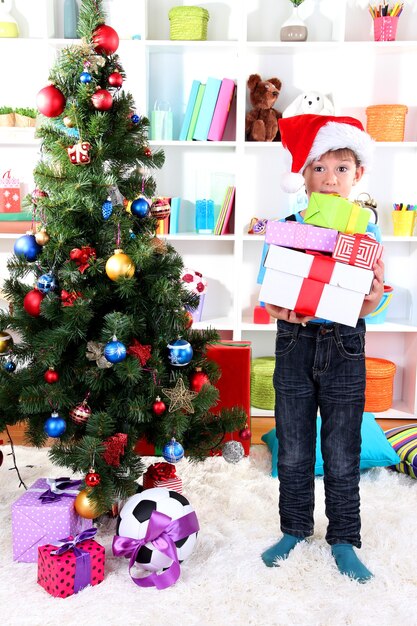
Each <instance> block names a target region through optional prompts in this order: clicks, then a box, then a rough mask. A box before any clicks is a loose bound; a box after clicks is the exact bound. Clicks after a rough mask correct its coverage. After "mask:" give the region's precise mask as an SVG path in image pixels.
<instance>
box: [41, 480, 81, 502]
mask: <svg viewBox="0 0 417 626" xmlns="http://www.w3.org/2000/svg"><path fill="white" fill-rule="evenodd" d="M81 483H82V480H70V479H69V478H67V477H63V478H55V480H50V481H49V486H48V489H47V490H46V491H44V492H43V493H41V495H40V496H39V499H40V500H41V502H42V504H47V503H48V502H55V501H56V500H60V499H61V498H62V497H63V496H67V497H68V498H75V496H76V495H77V493H76V492H75V489H76V488H77V487H79V486H80V485H81ZM68 490H70V491H68Z"/></svg>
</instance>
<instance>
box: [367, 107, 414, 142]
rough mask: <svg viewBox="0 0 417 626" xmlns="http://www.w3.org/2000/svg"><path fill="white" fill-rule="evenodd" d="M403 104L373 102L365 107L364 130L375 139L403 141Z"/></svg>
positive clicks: (405, 112)
mask: <svg viewBox="0 0 417 626" xmlns="http://www.w3.org/2000/svg"><path fill="white" fill-rule="evenodd" d="M407 113H408V107H406V105H405V104H375V105H373V106H370V107H367V108H366V117H367V120H366V132H367V133H369V134H370V135H371V137H372V138H373V139H375V141H404V127H405V116H406V114H407Z"/></svg>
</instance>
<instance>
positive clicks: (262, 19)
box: [0, 0, 417, 420]
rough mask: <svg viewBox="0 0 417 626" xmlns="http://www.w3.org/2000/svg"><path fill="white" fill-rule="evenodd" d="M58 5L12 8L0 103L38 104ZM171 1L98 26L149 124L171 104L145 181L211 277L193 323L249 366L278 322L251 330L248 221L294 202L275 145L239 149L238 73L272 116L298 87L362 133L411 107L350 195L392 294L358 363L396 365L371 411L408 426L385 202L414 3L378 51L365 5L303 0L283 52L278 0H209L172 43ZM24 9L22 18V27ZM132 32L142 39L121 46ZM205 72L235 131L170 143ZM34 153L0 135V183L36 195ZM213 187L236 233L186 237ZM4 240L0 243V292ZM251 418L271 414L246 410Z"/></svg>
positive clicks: (411, 85)
mask: <svg viewBox="0 0 417 626" xmlns="http://www.w3.org/2000/svg"><path fill="white" fill-rule="evenodd" d="M62 4H63V3H62V2H60V1H59V0H15V7H16V11H15V17H16V18H17V19H18V21H19V24H20V25H21V35H22V37H21V38H19V39H16V40H6V39H0V54H1V57H2V58H4V59H11V60H12V61H13V63H12V65H13V76H14V82H13V83H12V85H11V88H10V89H9V90H7V94H6V93H5V92H4V91H3V95H2V98H1V101H0V104H4V105H10V106H35V97H36V93H37V92H38V91H39V89H40V88H41V87H43V86H44V85H45V84H46V82H47V77H48V73H49V69H50V67H51V65H52V62H53V59H54V56H55V55H56V54H57V52H58V51H59V50H60V49H61V48H62V47H63V46H65V45H68V44H69V43H71V42H70V41H68V40H65V39H62V35H63V27H62ZM180 4H190V2H189V1H186V0H117V1H116V0H108V1H107V2H106V3H105V7H106V9H107V11H108V19H107V23H108V24H110V25H112V26H113V27H114V28H115V29H116V30H117V31H118V33H119V35H120V37H121V43H120V47H119V49H118V54H119V56H120V59H121V62H122V65H123V67H124V69H125V71H126V74H127V80H126V82H125V84H124V88H125V89H127V90H129V91H130V92H131V93H132V94H133V96H134V98H135V101H136V105H137V111H138V113H139V114H145V115H150V112H151V110H152V108H153V106H154V103H155V101H156V100H167V101H169V103H170V105H171V109H172V112H173V119H174V139H173V140H172V141H166V142H152V141H151V142H150V144H151V146H152V145H155V146H162V147H163V149H164V151H165V155H166V162H165V165H164V167H163V169H162V170H160V171H158V172H156V179H157V183H158V190H159V193H160V194H161V195H169V196H180V197H181V198H182V200H183V203H182V207H183V208H182V215H181V221H180V230H181V231H182V232H181V233H180V234H178V235H170V236H168V237H167V238H168V239H169V240H170V241H171V242H172V244H173V245H174V246H175V247H176V248H177V250H178V251H179V252H180V253H181V254H182V255H183V257H184V263H185V265H186V266H188V267H193V268H195V269H197V270H199V271H201V272H202V273H203V274H204V275H205V276H206V277H207V279H208V283H209V288H208V293H207V295H206V299H205V309H204V312H203V321H202V322H200V323H198V324H197V325H196V327H197V328H198V327H205V326H209V325H210V326H214V327H216V328H217V329H218V330H219V331H220V332H221V334H222V335H223V336H224V337H225V338H232V339H235V340H241V339H243V340H250V341H251V342H252V353H253V357H256V356H264V355H272V354H273V350H274V339H275V325H274V324H269V325H255V324H253V323H252V312H253V307H254V306H255V305H256V304H257V297H258V292H259V286H258V285H257V283H256V276H257V272H258V268H259V260H260V255H261V250H262V243H263V238H262V237H259V236H253V235H248V234H247V230H248V224H249V222H250V220H251V218H252V217H258V218H268V219H272V218H279V217H283V216H285V215H287V214H288V213H289V212H291V211H292V210H293V208H294V206H295V198H294V197H292V196H288V195H286V194H284V193H283V192H282V190H281V189H280V186H279V178H280V175H281V173H282V172H283V171H285V170H286V169H287V167H288V166H287V163H286V161H285V157H284V152H283V149H282V146H281V144H280V143H279V142H277V143H275V142H274V143H248V142H245V138H244V125H245V124H244V121H245V113H246V110H247V109H248V108H250V104H249V100H248V91H247V87H246V81H247V78H248V76H249V75H250V74H252V73H255V72H256V73H259V74H260V75H261V76H262V77H263V78H265V79H267V78H270V77H272V76H276V77H278V78H280V80H281V81H282V89H281V93H280V96H279V99H278V101H277V104H276V108H277V109H278V110H281V111H282V110H283V109H284V108H285V107H286V106H287V105H288V104H289V103H290V102H291V101H292V100H293V99H294V98H295V96H296V95H298V93H300V92H301V91H304V90H307V89H316V90H319V91H322V92H324V93H331V94H332V96H333V99H334V102H335V106H336V113H337V114H340V115H354V116H355V117H358V118H359V119H360V120H361V121H362V122H363V124H364V125H366V114H365V109H366V107H367V106H369V105H371V104H384V103H386V104H390V103H401V104H406V105H407V106H408V108H409V111H408V115H407V118H406V128H405V137H404V142H401V143H397V142H395V143H391V142H383V143H378V144H377V146H376V154H375V162H374V166H373V169H372V171H371V172H370V173H369V174H367V175H366V176H365V177H364V178H363V179H362V181H361V182H360V184H359V185H358V186H357V188H356V190H355V192H356V194H357V195H358V194H359V193H360V192H362V191H367V192H368V193H370V194H371V196H372V197H374V198H376V200H377V202H378V212H379V218H380V226H381V230H382V233H383V243H384V245H385V264H386V282H387V283H388V284H390V285H392V286H393V287H394V296H393V299H392V302H391V304H390V308H389V313H388V318H387V322H385V323H384V324H379V325H369V326H368V331H369V332H368V333H367V354H368V355H369V356H375V357H381V358H387V359H390V360H392V361H394V362H395V363H396V365H397V373H396V376H395V382H394V404H393V408H392V409H391V410H390V411H388V412H387V413H384V414H378V416H379V417H403V418H404V419H409V420H410V419H413V420H417V307H416V303H417V237H394V236H393V235H392V225H391V207H392V204H393V203H394V202H406V203H416V201H417V199H416V193H417V191H416V185H415V172H416V171H417V83H416V81H415V80H414V75H415V67H416V64H417V6H415V3H414V2H412V0H406V1H405V3H404V4H405V6H404V12H403V14H402V16H401V17H400V20H399V25H398V32H397V41H394V42H378V43H376V42H374V41H373V36H372V20H371V18H370V16H369V13H368V10H367V6H368V3H367V2H365V1H364V0H337V2H335V0H305V1H304V2H303V4H302V5H301V6H300V9H299V10H300V15H301V17H302V18H303V19H304V20H305V22H306V24H307V27H308V31H309V35H308V41H306V42H302V43H283V42H281V41H280V40H279V32H280V27H281V25H282V23H283V22H284V20H285V19H287V18H288V17H289V16H290V14H291V9H292V5H291V3H290V2H289V1H288V2H286V1H285V0H281V1H280V2H277V0H224V1H223V2H218V1H216V0H206V1H204V2H202V3H199V4H200V6H204V7H205V8H207V9H208V11H209V13H210V20H209V24H208V41H170V40H169V20H168V12H169V10H170V9H171V8H172V7H173V6H178V5H180ZM29 5H30V11H31V15H30V19H29V18H27V19H26V18H25V15H27V14H26V13H25V12H26V11H27V10H29V9H28V6H29ZM35 7H36V8H35ZM138 35H139V36H140V39H134V40H133V39H132V37H133V36H138ZM209 76H215V77H217V78H223V77H227V78H232V79H234V80H235V81H236V84H237V110H236V132H235V136H234V138H233V140H229V141H221V142H186V141H178V140H176V138H177V137H178V135H179V131H180V128H181V124H182V120H183V116H184V112H185V108H186V104H187V100H188V95H189V91H190V88H191V83H192V81H193V80H194V79H198V80H201V82H205V81H206V80H207V78H208V77H209ZM6 99H7V101H6ZM38 157H39V143H38V142H37V141H36V140H34V137H33V131H30V130H29V131H26V130H23V131H21V130H19V129H0V175H1V174H2V172H3V171H5V170H8V169H10V168H11V169H12V171H13V172H14V174H15V175H17V176H18V177H19V178H20V179H21V180H22V181H23V183H24V184H23V189H22V191H23V193H26V192H28V191H30V190H31V189H32V188H33V180H32V174H31V173H32V170H33V167H34V164H35V163H36V161H37V159H38ZM219 184H223V186H224V188H226V186H227V185H230V184H234V185H236V206H235V228H234V233H235V234H234V235H227V236H220V237H215V236H199V235H196V234H194V233H193V232H192V224H193V211H194V202H195V199H196V198H198V197H207V195H208V194H210V192H211V191H212V189H213V187H214V186H216V185H217V187H218V186H219ZM352 199H353V197H352ZM14 239H15V236H13V235H0V287H1V278H2V277H4V276H5V273H6V259H7V256H8V255H9V254H10V253H11V251H12V249H13V241H14ZM0 305H1V301H0ZM254 414H255V415H260V416H262V415H268V416H270V415H271V412H264V411H262V410H260V409H254Z"/></svg>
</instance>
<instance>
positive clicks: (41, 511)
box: [12, 478, 93, 563]
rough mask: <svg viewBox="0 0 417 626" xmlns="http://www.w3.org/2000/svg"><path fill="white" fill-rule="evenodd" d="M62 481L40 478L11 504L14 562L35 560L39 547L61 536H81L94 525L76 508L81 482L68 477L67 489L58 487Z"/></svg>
mask: <svg viewBox="0 0 417 626" xmlns="http://www.w3.org/2000/svg"><path fill="white" fill-rule="evenodd" d="M62 480H63V479H56V480H50V479H46V478H39V479H38V480H37V481H36V482H35V483H34V484H33V485H32V486H31V487H30V488H29V489H28V490H27V491H26V492H25V493H24V494H22V495H21V496H20V498H19V499H18V500H16V502H14V503H13V504H12V534H13V560H14V561H22V562H24V563H36V562H37V560H38V546H43V545H45V544H47V543H50V544H55V543H56V542H57V541H59V540H60V539H61V538H62V537H68V536H69V535H73V536H74V535H78V534H79V533H80V532H82V531H83V530H87V528H91V526H92V525H93V522H92V520H91V519H85V518H83V517H80V516H79V515H78V513H77V512H76V510H75V508H74V499H75V497H76V495H77V493H78V489H79V484H80V482H81V481H69V480H68V479H65V480H66V484H67V485H68V488H65V485H64V489H62V488H61V489H59V487H58V489H57V488H56V485H57V484H58V485H59V481H62ZM74 482H77V483H78V486H77V487H75V486H74V485H73V484H72V483H74Z"/></svg>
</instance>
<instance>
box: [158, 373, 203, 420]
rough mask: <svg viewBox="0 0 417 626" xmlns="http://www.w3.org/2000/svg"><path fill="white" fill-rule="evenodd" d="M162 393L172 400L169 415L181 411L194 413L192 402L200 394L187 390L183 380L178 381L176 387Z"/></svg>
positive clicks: (163, 390)
mask: <svg viewBox="0 0 417 626" xmlns="http://www.w3.org/2000/svg"><path fill="white" fill-rule="evenodd" d="M162 393H163V394H164V395H166V396H167V398H169V400H170V405H169V409H168V411H169V413H172V412H173V411H175V410H179V409H183V410H185V411H188V413H194V407H193V405H192V404H191V401H192V400H194V398H195V397H196V396H198V393H197V392H196V391H190V390H189V389H187V388H186V386H185V385H184V381H183V379H182V378H179V379H178V380H177V382H176V384H175V387H173V388H172V389H162Z"/></svg>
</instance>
